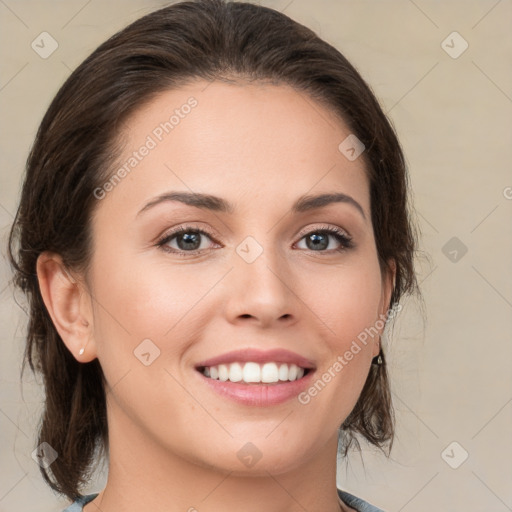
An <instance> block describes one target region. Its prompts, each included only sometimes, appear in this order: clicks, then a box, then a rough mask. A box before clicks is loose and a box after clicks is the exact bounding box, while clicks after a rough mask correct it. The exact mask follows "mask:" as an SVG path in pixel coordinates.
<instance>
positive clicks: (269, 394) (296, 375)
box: [194, 348, 316, 407]
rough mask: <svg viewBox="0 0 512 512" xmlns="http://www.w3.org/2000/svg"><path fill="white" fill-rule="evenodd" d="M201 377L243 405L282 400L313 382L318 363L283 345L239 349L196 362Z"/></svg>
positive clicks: (226, 397) (217, 392)
mask: <svg viewBox="0 0 512 512" xmlns="http://www.w3.org/2000/svg"><path fill="white" fill-rule="evenodd" d="M194 368H195V370H196V374H197V375H198V376H199V378H200V380H201V381H202V382H203V383H204V384H206V385H207V386H208V388H209V389H210V390H211V391H213V392H214V393H215V394H217V395H218V396H220V397H222V398H223V399H227V400H229V401H232V402H236V403H238V404H240V405H244V406H251V407H270V406H276V405H279V404H283V403H285V402H288V401H290V400H293V399H294V398H296V397H297V395H299V393H301V392H302V391H304V389H306V388H307V387H308V386H310V385H311V382H312V379H313V375H314V374H315V371H316V365H315V364H314V363H313V362H312V361H310V360H309V359H307V358H305V357H302V356H300V355H299V354H296V353H294V352H290V351H289V350H284V349H274V350H267V351H261V350H256V349H251V348H247V349H240V350H235V351H232V352H229V353H227V354H222V355H220V356H217V357H213V358H211V359H208V360H205V361H201V362H199V363H197V364H196V365H195V367H194Z"/></svg>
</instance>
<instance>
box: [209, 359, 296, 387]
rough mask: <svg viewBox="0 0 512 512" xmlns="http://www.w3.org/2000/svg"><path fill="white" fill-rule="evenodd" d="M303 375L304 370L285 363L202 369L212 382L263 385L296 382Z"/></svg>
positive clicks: (220, 365) (245, 364)
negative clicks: (259, 383) (260, 383)
mask: <svg viewBox="0 0 512 512" xmlns="http://www.w3.org/2000/svg"><path fill="white" fill-rule="evenodd" d="M304 373H305V370H304V368H300V367H299V366H297V365H296V364H286V363H265V364H262V365H260V364H258V363H253V362H248V363H231V364H219V365H217V366H207V367H205V368H204V369H203V375H205V376H206V377H209V378H211V379H214V380H221V381H223V382H225V381H227V380H229V381H230V382H240V381H242V382H246V383H258V382H262V383H265V384H272V383H276V382H279V381H293V380H298V379H301V378H302V377H303V376H304Z"/></svg>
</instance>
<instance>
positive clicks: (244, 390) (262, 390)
mask: <svg viewBox="0 0 512 512" xmlns="http://www.w3.org/2000/svg"><path fill="white" fill-rule="evenodd" d="M239 361H240V359H239ZM254 362H256V361H254ZM219 364H222V363H219ZM212 366H215V365H212ZM194 373H195V374H196V375H197V376H198V377H199V378H200V379H201V380H202V381H203V382H204V383H205V384H206V385H208V386H209V387H210V389H212V390H213V391H215V392H216V393H218V394H219V395H220V396H222V397H224V398H228V399H230V400H232V401H234V402H236V403H238V404H242V405H248V406H252V407H269V406H273V405H279V404H282V403H284V402H287V401H288V400H291V399H292V398H295V397H296V396H297V395H299V394H300V393H301V392H302V391H304V390H305V389H306V388H308V387H309V386H311V382H312V379H313V375H315V374H316V372H315V370H309V371H308V373H307V374H306V375H304V377H302V378H301V379H299V380H293V381H288V382H279V383H275V384H254V383H251V384H240V383H238V382H230V381H221V380H214V379H210V378H209V377H206V376H205V375H203V374H202V373H201V372H199V371H196V372H194Z"/></svg>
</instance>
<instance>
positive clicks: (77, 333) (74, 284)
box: [36, 251, 96, 363]
mask: <svg viewBox="0 0 512 512" xmlns="http://www.w3.org/2000/svg"><path fill="white" fill-rule="evenodd" d="M36 268H37V279H38V281H39V288H40V290H41V296H42V297H43V301H44V303H45V305H46V308H47V309H48V313H49V314H50V317H51V319H52V322H53V325H54V326H55V329H57V332H58V333H59V335H60V337H61V338H62V341H63V342H64V344H65V345H66V347H67V348H68V349H69V351H70V352H71V353H72V354H73V356H74V357H75V359H76V360H77V361H79V362H81V363H87V362H89V361H92V360H93V359H95V358H96V346H95V343H94V339H93V336H92V333H93V322H92V320H93V318H92V308H91V301H90V296H89V294H88V293H87V290H86V288H85V285H84V284H83V283H81V282H79V281H78V280H77V279H75V278H74V277H72V276H71V275H70V274H69V273H68V271H67V270H66V268H65V265H64V264H63V262H62V258H61V257H60V256H59V255H58V254H55V253H51V252H48V251H45V252H43V253H41V254H40V255H39V257H38V258H37V265H36ZM81 348H84V352H83V353H82V354H80V349H81Z"/></svg>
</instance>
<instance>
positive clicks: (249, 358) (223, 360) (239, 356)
mask: <svg viewBox="0 0 512 512" xmlns="http://www.w3.org/2000/svg"><path fill="white" fill-rule="evenodd" d="M236 362H242V363H248V362H254V363H271V362H275V363H288V364H296V365H297V366H299V367H301V368H308V369H315V368H316V367H315V364H314V363H313V362H312V361H310V360H309V359H307V358H305V357H302V356H300V355H299V354H296V353H295V352H290V351H289V350H285V349H282V348H277V349H273V350H257V349H252V348H246V349H239V350H233V351H232V352H227V353H225V354H221V355H219V356H216V357H212V358H210V359H207V360H204V361H201V362H199V363H197V364H196V368H204V367H205V366H217V365H219V364H230V363H236Z"/></svg>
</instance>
